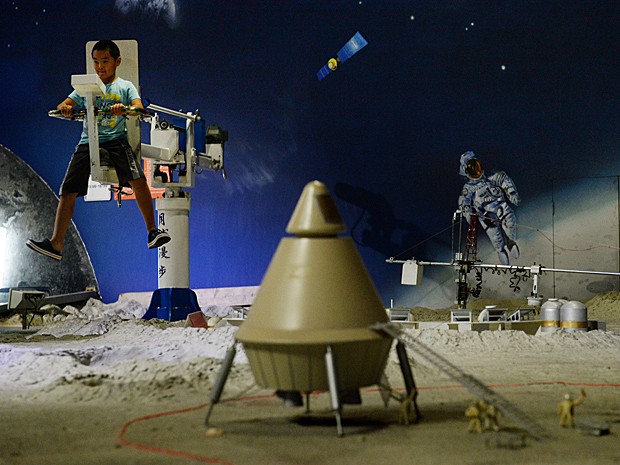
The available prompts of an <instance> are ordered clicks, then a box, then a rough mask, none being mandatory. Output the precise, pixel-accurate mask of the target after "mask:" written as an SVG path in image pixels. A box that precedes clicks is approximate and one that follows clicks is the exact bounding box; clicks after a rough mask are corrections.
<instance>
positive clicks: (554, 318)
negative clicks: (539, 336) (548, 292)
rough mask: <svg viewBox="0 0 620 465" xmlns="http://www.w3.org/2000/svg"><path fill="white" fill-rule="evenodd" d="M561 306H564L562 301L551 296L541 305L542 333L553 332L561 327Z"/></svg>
mask: <svg viewBox="0 0 620 465" xmlns="http://www.w3.org/2000/svg"><path fill="white" fill-rule="evenodd" d="M560 307H562V302H560V300H559V299H556V298H551V299H549V300H547V301H546V302H545V303H544V304H542V305H541V307H540V320H541V324H540V332H541V333H552V332H553V331H556V330H557V329H558V328H559V327H560Z"/></svg>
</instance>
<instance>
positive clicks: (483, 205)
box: [459, 152, 520, 265]
mask: <svg viewBox="0 0 620 465" xmlns="http://www.w3.org/2000/svg"><path fill="white" fill-rule="evenodd" d="M459 174H460V175H461V176H466V177H467V178H468V181H467V182H466V183H465V185H464V186H463V191H462V192H461V195H460V196H459V208H460V210H461V211H462V212H463V215H464V216H465V218H466V219H467V222H468V223H469V222H470V218H471V215H473V214H475V215H478V220H479V223H480V225H481V226H482V229H484V230H485V231H486V233H487V235H488V236H489V239H490V240H491V243H492V244H493V247H494V248H495V250H496V251H497V255H498V256H499V261H500V263H501V264H502V265H508V264H510V259H509V254H510V256H512V257H513V258H519V247H518V246H517V243H516V240H517V229H516V225H517V218H516V215H515V212H514V207H516V206H518V205H519V202H520V199H519V193H518V192H517V189H516V187H515V185H514V182H513V181H512V179H511V178H510V177H509V176H508V175H507V174H506V173H505V172H503V171H498V172H497V173H494V174H492V175H490V176H486V175H485V173H484V170H483V169H482V165H481V164H480V161H479V160H478V159H477V158H476V155H475V154H474V152H465V153H464V154H462V155H461V167H460V171H459Z"/></svg>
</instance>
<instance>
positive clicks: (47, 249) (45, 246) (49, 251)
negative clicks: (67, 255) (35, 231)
mask: <svg viewBox="0 0 620 465" xmlns="http://www.w3.org/2000/svg"><path fill="white" fill-rule="evenodd" d="M26 245H27V246H28V247H30V248H31V249H32V250H34V251H35V252H38V253H40V254H41V255H45V256H46V257H50V258H53V259H54V260H60V259H61V258H62V252H59V251H58V250H56V249H55V248H54V246H53V245H52V243H51V242H50V241H49V239H45V240H44V241H41V242H38V241H33V240H32V239H28V240H27V241H26Z"/></svg>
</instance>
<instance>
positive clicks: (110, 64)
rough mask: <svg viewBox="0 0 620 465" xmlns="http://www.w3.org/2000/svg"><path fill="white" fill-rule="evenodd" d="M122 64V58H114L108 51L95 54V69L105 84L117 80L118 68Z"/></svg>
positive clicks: (97, 51) (95, 52) (96, 51)
mask: <svg viewBox="0 0 620 465" xmlns="http://www.w3.org/2000/svg"><path fill="white" fill-rule="evenodd" d="M120 64H121V57H118V58H117V59H116V60H115V59H114V58H112V55H110V52H109V51H108V50H95V51H94V52H93V68H94V69H95V73H97V75H98V76H99V79H101V80H102V81H103V83H104V84H109V83H111V82H112V81H113V80H114V78H116V68H118V66H119V65H120Z"/></svg>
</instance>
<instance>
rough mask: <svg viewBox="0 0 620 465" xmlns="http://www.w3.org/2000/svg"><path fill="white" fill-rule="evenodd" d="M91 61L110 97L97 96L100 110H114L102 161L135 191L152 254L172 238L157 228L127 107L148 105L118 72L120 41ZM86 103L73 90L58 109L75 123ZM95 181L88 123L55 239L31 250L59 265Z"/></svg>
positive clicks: (99, 46)
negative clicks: (79, 202) (79, 203)
mask: <svg viewBox="0 0 620 465" xmlns="http://www.w3.org/2000/svg"><path fill="white" fill-rule="evenodd" d="M91 56H92V58H93V67H94V69H95V73H97V75H98V76H99V78H100V79H101V81H102V82H103V83H104V84H105V86H106V93H105V96H103V97H97V102H96V106H97V108H99V109H100V110H108V111H109V114H108V113H107V112H100V113H99V115H98V116H97V130H98V133H99V147H100V149H101V150H102V159H103V160H105V159H107V158H109V163H110V164H111V165H112V166H114V168H115V170H116V174H117V176H118V180H119V184H121V185H127V184H128V185H130V186H131V188H132V189H133V191H134V193H135V196H136V202H137V204H138V208H139V209H140V212H141V213H142V216H143V218H144V223H145V225H146V229H147V231H148V242H147V245H148V247H149V249H154V248H157V247H161V246H162V245H164V244H165V243H167V242H169V241H170V235H169V234H168V233H167V232H166V231H162V230H160V229H157V228H156V227H155V212H154V210H153V201H152V199H151V193H150V191H149V187H148V185H147V183H146V178H145V177H144V172H143V171H142V167H141V166H140V163H138V160H137V159H136V155H135V154H134V153H133V151H132V149H131V146H130V145H129V142H128V141H127V133H126V128H125V116H124V111H125V107H126V106H131V107H135V108H138V109H143V108H144V107H143V105H142V100H141V99H140V95H139V94H138V91H137V90H136V88H135V86H134V85H133V84H132V83H131V82H129V81H126V80H124V79H122V78H120V77H118V76H117V75H116V68H118V67H119V65H120V64H121V56H120V50H119V48H118V46H117V45H116V44H115V43H114V42H112V41H111V40H100V41H99V42H97V43H96V44H95V45H94V47H93V49H92V52H91ZM84 102H85V99H84V98H82V97H81V96H80V95H78V93H77V92H76V91H73V92H71V94H69V96H68V97H67V98H66V99H65V100H63V101H62V102H61V103H60V104H59V105H58V107H57V109H58V110H59V111H60V112H61V113H62V114H63V116H66V117H68V118H70V117H72V116H73V110H74V107H76V106H77V107H79V106H83V104H84ZM89 176H90V153H89V148H88V127H87V122H86V120H85V121H84V129H83V130H82V136H81V138H80V142H79V144H78V146H77V147H76V149H75V152H74V154H73V156H72V157H71V162H70V163H69V167H68V168H67V173H66V174H65V178H64V180H63V182H62V186H61V187H60V200H59V202H58V208H57V209H56V220H55V222H54V233H53V235H52V238H51V239H45V240H43V241H33V240H32V239H29V240H28V241H27V242H26V245H27V246H28V247H30V248H31V249H32V250H34V251H35V252H38V253H40V254H43V255H45V256H47V257H50V258H53V259H55V260H60V259H61V258H62V248H63V243H64V240H65V235H66V233H67V230H68V228H69V225H70V223H71V218H72V217H73V211H74V207H75V199H76V198H77V197H81V196H84V195H86V192H87V189H88V178H89Z"/></svg>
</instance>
